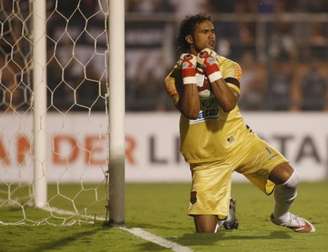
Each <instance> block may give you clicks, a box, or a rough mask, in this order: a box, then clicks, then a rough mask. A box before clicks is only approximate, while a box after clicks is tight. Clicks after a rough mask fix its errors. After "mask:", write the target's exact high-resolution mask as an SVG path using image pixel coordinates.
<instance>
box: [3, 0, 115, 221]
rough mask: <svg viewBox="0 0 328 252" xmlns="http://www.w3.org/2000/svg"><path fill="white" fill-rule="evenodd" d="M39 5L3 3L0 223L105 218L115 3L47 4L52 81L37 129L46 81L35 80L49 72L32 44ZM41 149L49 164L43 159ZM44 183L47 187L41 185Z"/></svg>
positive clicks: (76, 0)
mask: <svg viewBox="0 0 328 252" xmlns="http://www.w3.org/2000/svg"><path fill="white" fill-rule="evenodd" d="M34 2H35V1H28V0H20V1H18V0H5V1H0V33H1V34H0V223H1V224H7V225H9V224H33V225H40V224H52V225H61V224H65V225H70V224H74V223H81V222H90V221H91V222H94V221H95V220H103V218H105V215H106V207H105V206H106V205H107V198H108V193H107V186H106V181H107V180H106V178H107V170H108V152H109V150H108V136H109V134H108V132H109V131H108V128H109V126H108V121H109V120H108V109H107V108H108V104H107V98H108V92H107V90H108V85H107V83H108V74H107V72H108V71H107V70H108V69H107V68H108V62H107V55H108V48H107V45H108V32H107V30H108V6H107V5H108V4H107V1H105V0H98V1H89V0H70V1H67V0H48V1H45V2H46V27H47V30H46V37H45V38H46V50H45V51H46V58H45V59H46V61H45V62H46V70H47V77H46V80H42V76H41V82H42V81H43V82H44V83H45V84H46V85H45V89H44V95H46V98H47V99H46V100H47V102H46V104H45V107H46V108H45V109H46V113H45V114H42V113H41V118H40V120H39V121H37V123H35V122H36V121H35V118H34V124H33V117H34V116H33V113H34V111H35V109H36V106H38V105H37V104H36V103H35V101H36V100H37V99H39V98H40V97H39V96H40V95H43V93H42V92H43V91H41V92H38V93H36V89H37V88H38V87H39V86H41V84H40V83H33V82H35V80H36V79H35V76H34V78H33V75H35V74H36V73H35V71H41V72H42V71H45V69H42V66H41V68H40V66H39V65H38V64H40V63H39V62H38V61H37V60H35V59H34V58H33V55H34V52H33V50H32V49H33V43H38V42H39V40H38V38H36V37H34V38H33V36H35V33H34V32H33V31H34V30H35V29H42V27H34V29H32V28H33V22H34V21H33V11H32V10H33V4H34ZM34 50H35V52H36V53H38V50H41V51H42V47H40V49H39V48H34ZM38 69H39V70H38ZM40 69H41V70H40ZM33 71H34V72H33ZM44 76H45V75H44ZM33 80H34V81H33ZM38 129H39V130H40V132H41V131H42V132H45V141H44V142H45V145H44V146H42V145H41V146H38V147H36V146H35V137H36V135H38V132H36V131H38ZM39 152H44V153H45V156H46V159H45V160H41V161H40V160H36V159H37V158H36V156H37V155H36V154H38V153H39ZM36 162H39V163H40V164H39V165H40V166H41V167H42V169H41V172H39V173H35V170H34V168H33V167H34V165H35V163H36ZM42 181H45V182H46V186H45V187H44V188H41V189H40V188H39V189H38V188H36V186H35V184H38V183H41V184H42V183H43V182H42ZM41 187H42V185H41ZM36 190H39V191H40V190H41V194H42V193H43V194H45V195H46V201H45V202H44V204H43V206H42V210H41V209H39V208H35V207H34V206H35V200H36V199H35V194H36Z"/></svg>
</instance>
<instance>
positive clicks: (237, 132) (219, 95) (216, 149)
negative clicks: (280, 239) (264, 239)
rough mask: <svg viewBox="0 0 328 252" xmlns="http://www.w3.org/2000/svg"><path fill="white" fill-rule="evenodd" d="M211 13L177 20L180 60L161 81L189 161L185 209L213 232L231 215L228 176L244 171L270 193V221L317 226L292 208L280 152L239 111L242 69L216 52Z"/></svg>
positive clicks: (289, 173) (292, 174) (305, 229)
mask: <svg viewBox="0 0 328 252" xmlns="http://www.w3.org/2000/svg"><path fill="white" fill-rule="evenodd" d="M215 43H216V35H215V30H214V24H213V22H212V21H211V18H210V17H207V16H202V15H195V16H191V17H187V18H186V19H185V20H183V21H182V23H181V27H180V32H179V36H178V50H179V51H180V53H181V56H180V58H179V60H178V61H177V63H176V65H175V66H174V67H173V69H172V71H171V72H170V73H169V74H168V76H167V77H166V78H165V89H166V91H167V93H168V94H169V95H170V97H171V98H172V100H173V102H174V103H175V105H176V107H177V109H178V110H179V111H180V112H181V117H180V142H181V146H180V148H181V152H182V154H183V156H184V158H185V160H186V161H187V162H188V163H189V164H190V169H191V174H192V188H191V193H190V205H189V209H188V214H189V215H190V216H192V217H193V218H194V222H195V227H196V231H197V232H206V233H215V232H216V231H217V230H218V229H219V228H220V224H221V223H224V222H223V220H225V219H226V218H227V217H228V213H229V205H230V206H231V205H232V204H231V200H230V198H231V175H232V173H233V172H234V171H237V172H239V173H241V174H243V175H244V176H245V177H246V178H247V179H249V180H250V181H251V182H252V183H253V184H254V185H256V186H257V187H258V188H259V189H261V190H262V191H263V192H264V193H266V194H267V195H269V194H271V193H272V192H273V191H274V200H275V206H274V209H273V212H272V214H271V221H272V222H273V223H274V224H276V225H280V226H284V227H287V228H290V229H292V230H294V231H295V232H302V233H309V232H314V231H315V228H314V226H313V225H312V224H311V223H310V222H309V221H307V220H306V219H304V218H301V217H299V216H297V215H295V214H293V213H291V212H289V208H290V206H291V204H292V202H293V201H294V199H295V198H296V195H297V193H296V186H297V183H298V178H297V174H296V171H295V170H294V169H293V168H292V167H291V166H290V164H289V163H288V161H287V160H286V158H285V157H283V156H282V154H280V153H279V152H278V151H277V150H276V149H274V148H273V147H271V146H270V145H269V144H267V143H266V142H265V141H263V140H262V139H260V138H259V137H258V136H257V135H256V134H254V133H253V132H252V130H251V129H250V128H249V127H248V126H247V125H246V124H245V122H244V120H243V117H242V115H241V113H240V110H239V108H238V105H237V103H238V98H239V94H240V84H239V80H240V76H241V69H240V66H239V65H238V64H237V63H236V62H234V61H232V60H229V59H227V58H225V57H222V56H220V55H218V54H217V53H216V52H215V51H214V48H215Z"/></svg>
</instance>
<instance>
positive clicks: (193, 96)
mask: <svg viewBox="0 0 328 252" xmlns="http://www.w3.org/2000/svg"><path fill="white" fill-rule="evenodd" d="M180 59H181V76H182V83H183V88H182V95H181V99H180V100H179V103H178V108H179V110H180V111H181V113H182V114H183V115H184V116H185V117H187V118H188V119H196V118H197V117H198V115H199V111H200V101H199V95H198V88H197V78H196V73H197V70H196V66H197V57H196V56H195V55H192V54H186V53H184V54H182V55H181V57H180Z"/></svg>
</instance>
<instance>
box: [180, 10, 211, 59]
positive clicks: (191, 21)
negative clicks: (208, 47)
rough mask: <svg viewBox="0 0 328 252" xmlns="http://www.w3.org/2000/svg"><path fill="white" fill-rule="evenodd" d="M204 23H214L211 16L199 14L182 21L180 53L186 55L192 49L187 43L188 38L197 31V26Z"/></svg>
mask: <svg viewBox="0 0 328 252" xmlns="http://www.w3.org/2000/svg"><path fill="white" fill-rule="evenodd" d="M204 21H211V22H212V18H211V17H210V16H205V15H201V14H197V15H194V16H187V17H186V18H185V19H184V20H182V22H181V25H180V31H179V35H178V38H177V50H178V53H184V52H187V51H188V50H189V49H190V45H189V44H188V43H187V41H186V36H188V35H192V34H193V32H194V31H195V28H196V25H197V24H200V23H202V22H204Z"/></svg>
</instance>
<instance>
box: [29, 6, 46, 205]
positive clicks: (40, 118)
mask: <svg viewBox="0 0 328 252" xmlns="http://www.w3.org/2000/svg"><path fill="white" fill-rule="evenodd" d="M32 10H33V14H32V15H33V25H32V31H33V35H32V37H33V40H32V41H33V45H32V48H33V49H32V51H33V56H32V66H33V69H32V71H33V107H34V110H33V134H34V150H33V156H34V160H33V161H34V162H33V166H34V175H33V192H34V204H35V206H36V207H39V208H42V207H45V206H46V203H47V179H46V170H47V168H46V167H47V156H46V149H47V148H46V146H47V143H46V141H47V135H46V117H47V63H46V62H47V53H46V27H47V22H46V2H45V1H44V0H34V2H33V7H32Z"/></svg>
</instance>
